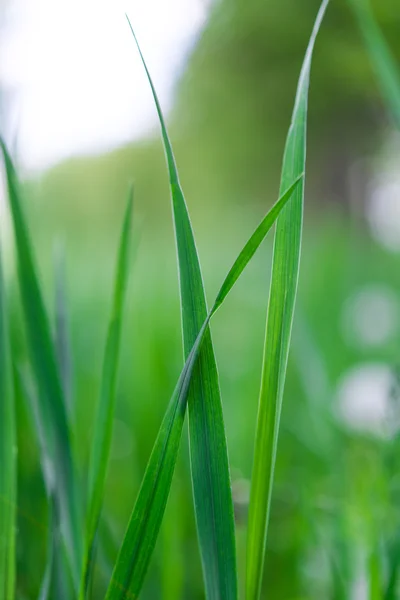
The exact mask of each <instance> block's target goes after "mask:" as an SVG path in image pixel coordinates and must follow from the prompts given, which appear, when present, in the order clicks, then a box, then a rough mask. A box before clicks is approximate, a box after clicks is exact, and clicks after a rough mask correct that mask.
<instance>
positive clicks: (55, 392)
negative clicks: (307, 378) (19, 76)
mask: <svg viewBox="0 0 400 600" xmlns="http://www.w3.org/2000/svg"><path fill="white" fill-rule="evenodd" d="M0 146H1V149H2V152H3V156H4V163H5V170H6V179H7V188H8V196H9V203H10V209H11V216H12V222H13V226H14V233H15V243H16V249H17V259H18V278H19V286H20V291H21V297H22V305H23V310H24V317H25V327H26V331H27V337H28V344H29V351H30V361H31V364H32V368H33V372H34V375H35V378H36V384H37V390H38V395H39V398H40V404H39V409H40V412H41V422H42V424H43V427H44V429H45V437H46V445H47V447H48V453H49V454H50V455H51V456H52V457H53V460H54V465H55V467H56V468H55V491H54V493H55V498H56V502H57V514H58V516H59V519H60V526H61V528H62V529H61V531H62V536H63V540H64V543H65V545H66V550H67V556H68V560H69V563H70V568H71V572H72V574H73V579H74V584H75V585H76V586H78V582H79V569H80V564H81V555H82V552H81V538H80V518H79V504H78V502H77V501H76V482H75V473H74V468H73V461H72V453H71V443H70V435H69V430H68V423H67V415H66V410H65V402H64V397H63V390H62V385H61V380H60V375H59V372H58V367H57V361H56V353H55V349H54V345H53V341H52V338H51V334H50V325H49V318H48V315H47V312H46V309H45V305H44V302H43V298H42V293H41V290H40V285H39V280H38V277H37V275H36V270H35V266H34V260H33V253H32V248H31V243H30V239H29V235H28V230H27V226H26V223H25V219H24V216H23V213H22V207H21V202H20V191H19V185H18V181H17V176H16V172H15V169H14V166H13V164H12V161H11V157H10V155H9V154H8V151H7V149H6V146H5V144H4V142H3V140H1V139H0Z"/></svg>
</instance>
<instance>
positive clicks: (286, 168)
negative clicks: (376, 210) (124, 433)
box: [246, 0, 328, 600]
mask: <svg viewBox="0 0 400 600" xmlns="http://www.w3.org/2000/svg"><path fill="white" fill-rule="evenodd" d="M327 5H328V0H324V1H323V2H322V4H321V7H320V10H319V12H318V16H317V19H316V22H315V25H314V29H313V32H312V34H311V38H310V41H309V45H308V48H307V52H306V55H305V59H304V62H303V66H302V70H301V74H300V79H299V83H298V87H297V94H296V100H295V105H294V110H293V115H292V121H291V125H290V129H289V133H288V137H287V140H286V147H285V154H284V159H283V167H282V176H281V190H284V189H286V188H287V186H288V184H289V183H291V182H292V181H293V180H294V179H295V178H296V177H298V175H300V174H301V173H303V172H304V170H305V160H306V125H307V104H308V88H309V80H310V67H311V58H312V52H313V48H314V43H315V38H316V36H317V33H318V30H319V27H320V24H321V21H322V19H323V16H324V13H325V10H326V7H327ZM303 200H304V181H303V180H302V181H301V184H300V185H299V186H298V188H297V189H296V190H295V192H294V193H293V196H292V199H291V201H290V202H289V203H288V205H287V206H286V207H285V209H284V210H283V212H282V214H281V215H280V216H279V218H278V221H277V226H276V233H275V243H274V254H273V266H272V280H271V288H270V296H269V305H268V316H267V326H266V337H265V347H264V360H263V372H262V383H261V391H260V399H259V409H258V416H257V433H256V442H255V452H254V464H253V473H252V481H251V493H250V507H249V525H248V543H247V569H246V597H247V599H248V600H257V599H258V598H259V597H260V593H261V584H262V575H263V567H264V558H265V547H266V539H267V528H268V519H269V512H270V504H271V495H272V486H273V476H274V467H275V459H276V451H277V443H278V433H279V423H280V415H281V408H282V398H283V389H284V383H285V376H286V366H287V359H288V353H289V344H290V336H291V329H292V321H293V313H294V306H295V300H296V292H297V282H298V274H299V262H300V247H301V234H302V221H303Z"/></svg>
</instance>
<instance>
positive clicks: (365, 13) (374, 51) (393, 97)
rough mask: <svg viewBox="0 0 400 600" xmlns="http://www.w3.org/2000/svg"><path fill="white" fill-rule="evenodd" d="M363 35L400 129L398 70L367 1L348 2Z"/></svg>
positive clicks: (388, 103)
mask: <svg viewBox="0 0 400 600" xmlns="http://www.w3.org/2000/svg"><path fill="white" fill-rule="evenodd" d="M349 2H350V4H351V6H352V8H353V10H354V13H355V15H356V18H357V21H358V24H359V26H360V29H361V33H362V35H363V38H364V41H365V45H366V48H367V50H368V53H369V55H370V58H371V62H372V65H373V67H374V70H375V74H376V77H377V79H378V82H379V85H380V88H381V91H382V95H383V97H384V99H385V101H386V103H387V106H388V108H389V110H390V111H391V113H392V115H393V118H394V120H395V123H396V126H397V128H398V129H400V68H399V65H398V64H396V61H395V59H394V56H393V55H392V53H391V51H390V48H389V46H388V45H387V43H386V40H385V38H384V36H383V34H382V32H381V30H380V29H379V26H378V24H377V22H376V20H375V18H374V15H373V13H372V10H371V5H370V3H369V0H349Z"/></svg>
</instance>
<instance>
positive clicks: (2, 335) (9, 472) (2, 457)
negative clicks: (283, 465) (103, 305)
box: [0, 260, 17, 600]
mask: <svg viewBox="0 0 400 600" xmlns="http://www.w3.org/2000/svg"><path fill="white" fill-rule="evenodd" d="M5 296H6V294H5V290H4V281H3V276H2V268H1V260H0V597H1V598H10V600H12V598H14V592H15V535H16V531H15V524H16V502H17V464H16V463H17V461H16V457H17V455H16V443H17V442H16V424H15V407H14V389H13V375H12V366H11V354H10V345H9V337H8V325H7V311H6V305H5V303H6V297H5Z"/></svg>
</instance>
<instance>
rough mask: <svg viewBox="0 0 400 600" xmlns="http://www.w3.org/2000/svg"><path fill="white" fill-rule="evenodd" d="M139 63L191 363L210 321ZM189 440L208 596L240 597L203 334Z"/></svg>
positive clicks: (220, 433) (180, 199)
mask: <svg viewBox="0 0 400 600" xmlns="http://www.w3.org/2000/svg"><path fill="white" fill-rule="evenodd" d="M132 33H133V30H132ZM135 40H136V38H135ZM138 48H139V46H138ZM139 52H140V48H139ZM141 58H142V60H143V64H144V67H145V69H146V73H147V76H148V79H149V83H150V85H151V89H152V92H153V97H154V101H155V104H156V107H157V112H158V116H159V120H160V124H161V129H162V138H163V142H164V149H165V153H166V157H167V162H168V168H169V178H170V184H171V195H172V205H173V213H174V222H175V238H176V244H177V251H178V262H179V281H180V295H181V311H182V329H183V345H184V354H185V358H187V356H188V355H189V353H190V351H191V348H192V347H193V344H194V343H195V341H196V338H197V335H198V333H199V331H200V329H201V327H202V324H203V323H204V320H205V319H206V317H207V312H208V311H207V304H206V298H205V293H204V286H203V281H202V275H201V269H200V263H199V259H198V255H197V249H196V244H195V240H194V236H193V231H192V227H191V223H190V219H189V215H188V210H187V206H186V202H185V199H184V196H183V192H182V188H181V186H180V183H179V178H178V173H177V169H176V164H175V159H174V156H173V152H172V147H171V143H170V140H169V137H168V133H167V130H166V127H165V123H164V119H163V115H162V112H161V108H160V104H159V102H158V99H157V95H156V92H155V89H154V86H153V83H152V81H151V78H150V74H149V72H148V70H147V67H146V64H145V62H144V59H143V56H142V54H141ZM189 438H190V459H191V472H192V483H193V494H194V503H195V515H196V524H197V532H198V538H199V545H200V554H201V558H202V566H203V577H204V581H205V587H206V596H207V598H220V599H224V598H236V597H237V576H236V547H235V527H234V517H233V502H232V493H231V484H230V475H229V463H228V452H227V444H226V437H225V428H224V420H223V414H222V405H221V395H220V389H219V379H218V371H217V365H216V361H215V355H214V349H213V345H212V340H211V333H210V331H209V330H207V331H206V332H205V337H204V342H203V344H202V347H201V351H200V354H199V357H198V361H197V363H196V366H195V368H194V373H193V380H192V384H191V388H190V397H189Z"/></svg>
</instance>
